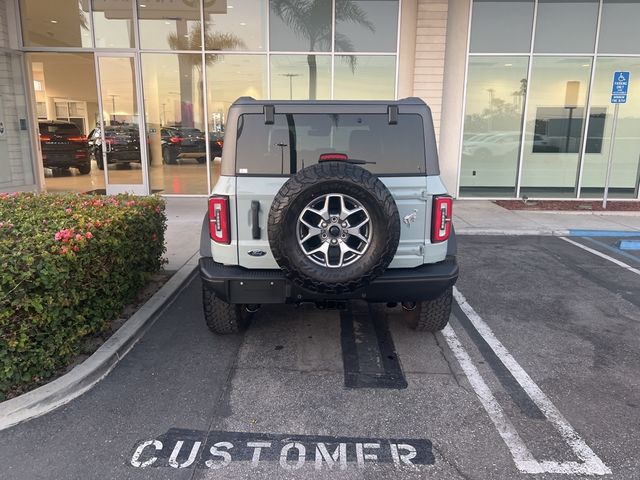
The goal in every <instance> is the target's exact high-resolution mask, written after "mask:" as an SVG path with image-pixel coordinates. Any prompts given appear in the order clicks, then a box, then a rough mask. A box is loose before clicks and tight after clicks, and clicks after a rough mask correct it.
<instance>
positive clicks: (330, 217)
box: [268, 161, 400, 294]
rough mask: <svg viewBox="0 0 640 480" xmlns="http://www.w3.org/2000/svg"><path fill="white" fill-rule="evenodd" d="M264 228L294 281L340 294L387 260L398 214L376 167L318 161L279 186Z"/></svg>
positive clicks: (394, 241)
mask: <svg viewBox="0 0 640 480" xmlns="http://www.w3.org/2000/svg"><path fill="white" fill-rule="evenodd" d="M268 235H269V243H270V245H271V250H272V252H273V256H274V258H275V260H276V262H277V263H278V265H279V266H280V267H281V268H282V270H283V271H284V273H285V275H286V276H287V277H288V278H289V279H291V280H292V281H293V282H294V283H295V284H296V285H299V286H301V287H303V288H305V289H307V290H310V291H313V292H320V293H330V294H340V293H346V292H350V291H353V290H357V289H358V288H361V287H363V286H365V285H367V284H368V283H369V282H371V280H373V279H374V278H376V277H377V276H379V275H380V274H381V273H382V272H384V270H385V269H386V268H387V267H388V266H389V263H391V260H392V259H393V257H394V255H395V253H396V250H397V248H398V242H399V240H400V216H399V214H398V208H397V206H396V202H395V201H394V199H393V196H392V195H391V193H390V192H389V190H388V189H387V187H385V185H384V184H383V183H382V182H381V181H380V179H378V178H377V177H376V176H375V175H373V174H372V173H370V172H368V171H367V170H365V169H363V168H361V167H358V166H356V165H352V164H350V163H346V162H342V161H329V162H321V163H317V164H315V165H312V166H309V167H307V168H305V169H302V170H300V171H299V172H298V173H296V174H295V175H293V176H292V177H291V178H289V180H287V181H286V183H285V184H284V185H283V186H282V188H280V191H279V192H278V194H277V195H276V197H275V199H274V201H273V203H272V205H271V210H270V212H269V221H268Z"/></svg>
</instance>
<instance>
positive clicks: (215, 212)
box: [209, 196, 231, 244]
mask: <svg viewBox="0 0 640 480" xmlns="http://www.w3.org/2000/svg"><path fill="white" fill-rule="evenodd" d="M229 228H230V227H229V197H222V196H221V197H211V198H209V235H210V236H211V240H213V241H214V242H217V243H226V244H229V243H231V232H230V231H229Z"/></svg>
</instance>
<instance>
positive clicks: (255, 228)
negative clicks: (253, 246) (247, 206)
mask: <svg viewBox="0 0 640 480" xmlns="http://www.w3.org/2000/svg"><path fill="white" fill-rule="evenodd" d="M259 213H260V202H259V201H257V200H251V236H252V237H253V239H254V240H260V237H261V235H260V220H259V218H258V217H259Z"/></svg>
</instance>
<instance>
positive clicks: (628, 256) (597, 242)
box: [582, 237, 640, 262]
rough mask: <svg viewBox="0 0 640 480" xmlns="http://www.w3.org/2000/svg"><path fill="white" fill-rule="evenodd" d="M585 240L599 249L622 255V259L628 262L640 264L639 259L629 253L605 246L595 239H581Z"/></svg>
mask: <svg viewBox="0 0 640 480" xmlns="http://www.w3.org/2000/svg"><path fill="white" fill-rule="evenodd" d="M582 238H584V239H585V240H587V241H588V242H591V243H595V244H596V245H598V246H599V247H602V248H604V249H606V250H609V251H610V252H613V253H615V254H616V255H622V256H623V257H626V258H628V259H630V260H634V261H636V262H640V257H636V256H635V255H633V254H631V253H629V252H623V251H622V248H615V247H612V246H611V245H607V244H606V243H604V242H601V241H600V240H596V239H595V238H591V237H582Z"/></svg>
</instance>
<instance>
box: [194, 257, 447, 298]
mask: <svg viewBox="0 0 640 480" xmlns="http://www.w3.org/2000/svg"><path fill="white" fill-rule="evenodd" d="M199 266H200V278H201V279H202V283H203V284H204V285H205V286H207V287H208V288H209V289H211V290H212V291H213V292H214V293H215V294H216V296H217V297H219V298H220V299H222V300H224V301H225V302H229V303H251V304H256V303H295V302H302V301H322V300H353V299H362V300H368V301H370V302H410V301H418V300H430V299H433V298H436V297H438V296H440V294H441V293H443V292H444V291H445V290H446V289H447V288H449V287H450V286H452V285H453V284H455V283H456V280H457V279H458V263H457V262H456V258H455V257H447V259H446V260H444V261H442V262H439V263H433V264H426V265H422V266H419V267H415V268H399V269H388V270H387V271H385V272H384V273H383V274H382V275H380V276H379V277H378V278H376V279H375V280H373V282H371V283H370V284H369V285H367V286H366V287H364V288H361V289H358V290H355V291H353V292H348V293H345V294H340V295H334V294H323V293H316V292H310V291H308V290H305V289H303V288H300V287H298V286H297V285H294V284H293V283H292V282H291V281H289V279H287V278H286V277H285V276H284V274H283V273H282V271H281V270H249V269H246V268H243V267H238V266H226V265H222V264H220V263H216V262H215V261H214V260H213V258H211V257H202V258H200V265H199Z"/></svg>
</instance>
